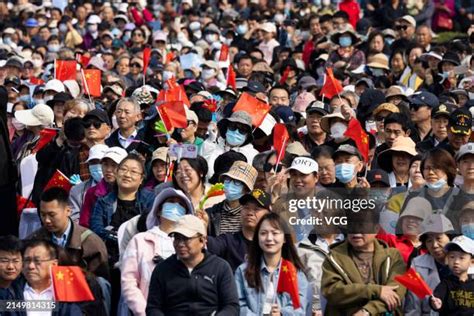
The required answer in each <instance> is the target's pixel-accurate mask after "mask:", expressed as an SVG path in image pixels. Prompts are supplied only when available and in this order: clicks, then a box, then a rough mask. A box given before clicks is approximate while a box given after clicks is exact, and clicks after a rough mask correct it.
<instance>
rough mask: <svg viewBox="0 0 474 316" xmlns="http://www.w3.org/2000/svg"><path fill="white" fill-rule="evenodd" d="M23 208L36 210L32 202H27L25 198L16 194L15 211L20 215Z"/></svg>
mask: <svg viewBox="0 0 474 316" xmlns="http://www.w3.org/2000/svg"><path fill="white" fill-rule="evenodd" d="M25 208H36V205H35V203H33V202H32V201H28V199H27V198H25V197H23V196H21V195H19V194H17V195H16V209H17V212H18V214H19V215H20V214H21V211H23V209H25Z"/></svg>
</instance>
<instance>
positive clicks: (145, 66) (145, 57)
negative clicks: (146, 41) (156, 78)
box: [143, 47, 151, 75]
mask: <svg viewBox="0 0 474 316" xmlns="http://www.w3.org/2000/svg"><path fill="white" fill-rule="evenodd" d="M150 56H151V48H150V47H145V49H143V75H146V70H147V69H148V64H149V63H150Z"/></svg>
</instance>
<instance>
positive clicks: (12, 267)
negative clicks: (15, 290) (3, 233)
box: [0, 250, 22, 282]
mask: <svg viewBox="0 0 474 316" xmlns="http://www.w3.org/2000/svg"><path fill="white" fill-rule="evenodd" d="M21 266H22V260H21V253H20V252H10V251H3V250H0V280H2V281H8V282H11V281H13V280H15V279H16V278H17V277H18V275H20V273H21Z"/></svg>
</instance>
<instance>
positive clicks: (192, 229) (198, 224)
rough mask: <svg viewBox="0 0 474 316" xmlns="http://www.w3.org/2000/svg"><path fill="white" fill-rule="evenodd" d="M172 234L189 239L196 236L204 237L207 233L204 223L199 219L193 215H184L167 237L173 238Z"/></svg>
mask: <svg viewBox="0 0 474 316" xmlns="http://www.w3.org/2000/svg"><path fill="white" fill-rule="evenodd" d="M174 234H180V235H183V236H184V237H187V238H191V237H194V236H196V235H197V234H200V235H202V236H206V235H207V232H206V228H205V227H204V223H203V222H202V221H201V220H200V219H199V217H197V216H194V215H184V216H182V217H181V218H180V219H178V220H177V221H176V222H175V224H174V227H173V229H172V230H171V232H170V233H169V236H173V235H174Z"/></svg>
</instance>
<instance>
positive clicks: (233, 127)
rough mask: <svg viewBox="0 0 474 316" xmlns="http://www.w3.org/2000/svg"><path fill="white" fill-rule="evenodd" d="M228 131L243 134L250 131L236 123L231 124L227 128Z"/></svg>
mask: <svg viewBox="0 0 474 316" xmlns="http://www.w3.org/2000/svg"><path fill="white" fill-rule="evenodd" d="M227 129H228V130H231V131H236V130H238V131H239V132H240V133H242V134H247V131H248V128H247V127H244V126H242V125H239V124H235V123H229V125H228V126H227Z"/></svg>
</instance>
